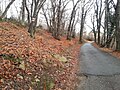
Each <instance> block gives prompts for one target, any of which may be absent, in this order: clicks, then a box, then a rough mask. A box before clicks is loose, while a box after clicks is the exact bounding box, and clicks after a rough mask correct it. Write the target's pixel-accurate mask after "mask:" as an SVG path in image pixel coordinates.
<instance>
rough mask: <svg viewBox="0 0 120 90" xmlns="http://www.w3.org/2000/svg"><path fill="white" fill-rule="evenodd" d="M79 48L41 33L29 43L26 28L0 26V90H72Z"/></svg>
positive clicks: (76, 43)
mask: <svg viewBox="0 0 120 90" xmlns="http://www.w3.org/2000/svg"><path fill="white" fill-rule="evenodd" d="M80 46H81V45H80V44H78V40H77V39H73V40H71V41H67V40H66V38H65V37H61V41H58V40H55V39H54V38H53V37H52V36H51V34H50V33H48V32H47V31H45V30H38V31H37V34H36V35H35V39H32V38H30V36H29V34H28V32H27V29H26V28H23V27H21V26H17V25H15V24H12V23H10V22H0V89H3V90H74V88H75V87H76V83H77V82H76V81H77V80H76V76H77V75H76V73H77V70H78V62H79V60H78V54H79V50H80Z"/></svg>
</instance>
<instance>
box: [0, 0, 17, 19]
mask: <svg viewBox="0 0 120 90" xmlns="http://www.w3.org/2000/svg"><path fill="white" fill-rule="evenodd" d="M14 1H15V0H11V1H10V3H9V4H8V5H7V7H6V8H5V11H4V12H3V13H2V15H1V16H0V18H4V17H5V15H6V14H7V11H8V10H9V8H10V6H11V5H12V4H13V3H14Z"/></svg>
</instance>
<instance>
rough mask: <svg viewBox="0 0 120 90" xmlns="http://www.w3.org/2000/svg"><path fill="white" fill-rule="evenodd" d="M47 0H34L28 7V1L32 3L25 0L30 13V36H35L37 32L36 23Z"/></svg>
mask: <svg viewBox="0 0 120 90" xmlns="http://www.w3.org/2000/svg"><path fill="white" fill-rule="evenodd" d="M45 1H46V0H32V3H31V6H30V7H28V5H27V3H30V2H29V0H25V7H26V10H27V13H28V23H29V29H28V32H29V33H30V36H31V37H33V38H34V34H35V32H36V29H35V28H36V25H37V20H38V14H39V11H40V9H41V8H42V6H43V4H44V3H45Z"/></svg>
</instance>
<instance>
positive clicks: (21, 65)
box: [19, 61, 25, 70]
mask: <svg viewBox="0 0 120 90" xmlns="http://www.w3.org/2000/svg"><path fill="white" fill-rule="evenodd" d="M20 63H21V64H20V65H19V68H20V69H22V70H25V62H24V61H21V62H20Z"/></svg>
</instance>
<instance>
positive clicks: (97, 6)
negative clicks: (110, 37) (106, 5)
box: [94, 0, 104, 45]
mask: <svg viewBox="0 0 120 90" xmlns="http://www.w3.org/2000/svg"><path fill="white" fill-rule="evenodd" d="M94 8H95V14H96V22H97V31H98V32H97V33H98V36H97V38H98V40H97V43H98V44H99V45H100V39H101V36H100V33H101V31H100V28H101V21H102V16H103V13H104V9H103V2H102V0H96V1H95V6H94Z"/></svg>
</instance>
